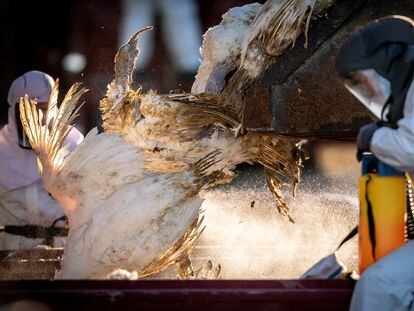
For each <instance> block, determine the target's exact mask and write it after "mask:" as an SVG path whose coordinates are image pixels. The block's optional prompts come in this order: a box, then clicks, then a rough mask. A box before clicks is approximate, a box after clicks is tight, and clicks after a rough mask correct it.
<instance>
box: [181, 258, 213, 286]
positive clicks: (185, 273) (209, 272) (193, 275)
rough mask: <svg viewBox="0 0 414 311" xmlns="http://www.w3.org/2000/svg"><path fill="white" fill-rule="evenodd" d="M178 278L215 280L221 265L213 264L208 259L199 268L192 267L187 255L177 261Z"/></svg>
mask: <svg viewBox="0 0 414 311" xmlns="http://www.w3.org/2000/svg"><path fill="white" fill-rule="evenodd" d="M177 271H178V276H177V277H178V279H180V280H188V279H190V280H216V279H218V277H219V275H220V272H221V265H220V264H218V265H216V266H214V265H213V262H212V261H211V260H208V261H207V262H206V263H205V264H204V265H203V266H202V267H201V268H198V269H197V270H194V269H193V266H192V263H191V260H190V257H189V256H188V255H187V256H185V257H183V258H181V259H180V260H179V261H177Z"/></svg>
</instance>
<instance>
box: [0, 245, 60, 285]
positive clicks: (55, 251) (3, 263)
mask: <svg viewBox="0 0 414 311" xmlns="http://www.w3.org/2000/svg"><path fill="white" fill-rule="evenodd" d="M62 254H63V248H51V249H50V248H35V249H26V250H24V249H22V250H7V251H5V250H3V251H0V280H34V279H46V280H51V279H53V276H54V274H55V270H56V269H60V263H61V260H62Z"/></svg>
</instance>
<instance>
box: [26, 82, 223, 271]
mask: <svg viewBox="0 0 414 311" xmlns="http://www.w3.org/2000/svg"><path fill="white" fill-rule="evenodd" d="M57 85H58V84H56V85H55V87H54V89H53V96H51V102H50V103H49V107H53V106H54V105H55V104H56V99H57V87H58V86H57ZM83 92H84V90H83V89H79V88H78V85H75V86H74V87H73V88H72V89H71V90H70V91H69V92H68V94H69V95H68V96H69V98H68V99H67V100H64V102H63V103H62V105H61V107H60V109H59V114H58V117H57V118H56V119H55V120H49V122H50V123H51V129H50V130H49V127H47V126H45V125H44V124H43V122H42V117H41V115H40V116H39V115H38V112H37V108H36V104H35V103H29V101H28V99H27V98H25V100H24V102H23V101H22V102H21V106H20V108H21V115H22V122H23V125H24V128H25V131H26V133H27V135H28V138H29V140H30V142H31V144H32V146H33V149H34V151H35V152H36V154H37V155H38V158H39V162H40V167H41V178H42V180H43V182H44V183H45V186H46V188H47V190H48V191H49V192H50V193H51V194H52V195H53V196H54V197H55V199H56V200H57V201H58V202H59V204H61V206H62V207H63V209H64V210H65V213H66V215H67V216H68V220H69V227H70V232H69V236H68V242H67V245H66V248H65V253H64V256H63V261H62V269H61V270H60V271H59V272H57V274H56V277H57V278H79V279H84V278H105V277H106V276H107V275H108V274H109V273H110V272H111V271H112V270H115V269H117V268H123V269H127V270H136V271H138V274H139V275H140V276H145V275H148V274H151V273H154V272H158V271H159V270H161V269H163V268H165V267H166V266H168V265H169V264H172V263H174V262H176V261H179V260H180V258H181V257H182V256H185V255H186V253H187V252H188V251H189V250H190V249H191V247H192V245H193V243H194V242H195V240H196V238H197V236H198V233H197V230H199V226H198V224H197V219H198V214H199V209H200V206H201V203H202V200H201V199H200V198H199V197H198V196H197V194H198V192H199V190H200V188H201V187H202V186H203V185H204V184H205V183H209V182H210V177H203V175H204V170H205V169H206V168H208V167H209V165H211V163H212V162H214V158H215V156H216V155H217V154H216V153H213V154H211V155H208V156H207V157H205V158H204V159H202V160H200V161H198V162H196V163H195V164H192V165H188V166H187V167H186V170H183V171H182V172H179V173H172V174H158V173H150V172H148V171H147V170H146V168H145V166H146V160H145V157H144V154H143V152H142V151H140V150H138V149H137V148H136V147H135V146H134V145H132V144H130V143H128V142H126V141H125V140H124V138H123V137H122V135H121V134H119V133H101V134H98V133H97V130H96V129H95V130H92V131H91V132H90V133H89V134H88V135H87V136H86V138H85V140H84V141H83V142H82V144H81V145H79V146H78V148H77V149H75V151H74V152H72V153H71V154H70V155H68V154H67V150H66V148H65V147H63V146H62V143H63V141H64V138H65V136H66V134H67V132H68V128H70V126H69V124H70V122H72V120H73V118H74V117H75V116H76V111H74V108H75V105H76V102H77V100H78V99H79V97H80V95H81V94H82V93H83ZM187 232H190V233H191V235H187V236H185V234H186V233H187ZM183 237H184V238H183Z"/></svg>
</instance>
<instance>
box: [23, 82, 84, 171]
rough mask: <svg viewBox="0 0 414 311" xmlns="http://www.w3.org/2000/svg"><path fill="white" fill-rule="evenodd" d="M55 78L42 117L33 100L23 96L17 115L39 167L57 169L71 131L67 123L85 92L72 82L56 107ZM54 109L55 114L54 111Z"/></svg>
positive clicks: (64, 154) (64, 155)
mask: <svg viewBox="0 0 414 311" xmlns="http://www.w3.org/2000/svg"><path fill="white" fill-rule="evenodd" d="M58 88H59V80H56V82H55V85H54V86H53V89H52V92H51V95H50V99H49V102H48V107H47V112H46V116H45V120H44V118H43V112H42V110H40V109H38V108H37V102H36V101H35V100H29V98H28V96H27V95H26V96H25V97H24V98H21V99H20V107H19V108H20V118H21V121H22V125H23V129H24V132H25V134H26V136H27V138H28V140H29V142H30V144H31V146H32V148H33V150H34V152H35V153H36V155H37V157H38V159H39V161H40V163H41V165H39V168H40V169H41V170H42V168H44V169H45V168H47V167H49V168H59V166H60V165H62V163H63V159H64V158H65V157H66V155H67V153H68V150H67V147H65V146H63V144H64V141H65V139H66V138H67V136H68V135H69V132H70V130H71V126H70V125H71V124H72V123H73V121H74V120H75V118H76V117H77V116H78V112H79V109H80V108H81V106H82V105H80V106H79V107H78V108H76V106H77V103H78V101H79V99H80V97H81V96H82V95H83V94H84V93H85V92H87V89H85V88H83V87H81V84H80V83H75V84H74V85H73V86H72V87H71V88H70V89H69V91H68V92H67V93H66V96H65V98H64V99H63V101H62V104H61V105H60V107H59V109H58V108H57V99H58V92H59V91H58ZM56 110H57V113H56Z"/></svg>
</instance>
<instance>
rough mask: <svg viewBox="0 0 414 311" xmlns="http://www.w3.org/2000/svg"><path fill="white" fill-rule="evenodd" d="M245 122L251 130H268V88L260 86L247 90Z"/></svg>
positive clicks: (269, 119) (269, 124)
mask: <svg viewBox="0 0 414 311" xmlns="http://www.w3.org/2000/svg"><path fill="white" fill-rule="evenodd" d="M245 122H246V124H248V125H249V127H251V128H270V127H271V126H272V118H271V110H270V86H269V85H267V84H262V85H259V86H257V87H254V88H250V89H249V90H247V94H246V110H245Z"/></svg>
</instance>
